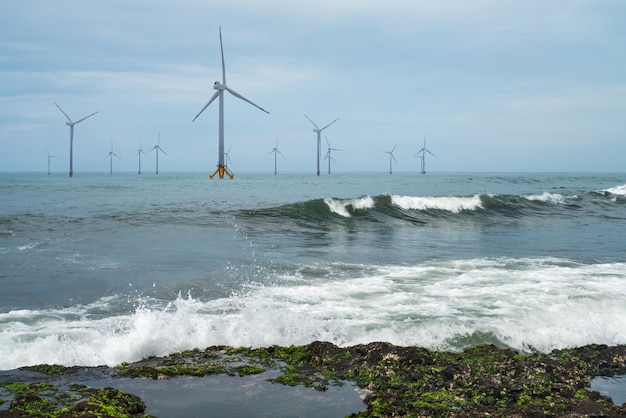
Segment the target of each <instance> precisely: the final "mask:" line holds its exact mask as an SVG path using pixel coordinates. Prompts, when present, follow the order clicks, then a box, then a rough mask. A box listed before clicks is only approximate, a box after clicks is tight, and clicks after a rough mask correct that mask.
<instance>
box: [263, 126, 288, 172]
mask: <svg viewBox="0 0 626 418" xmlns="http://www.w3.org/2000/svg"><path fill="white" fill-rule="evenodd" d="M271 153H274V175H276V174H277V173H278V171H277V170H276V167H277V164H278V162H277V161H278V158H277V157H278V155H277V154H280V156H281V157H283V158H285V156H284V155H283V153H282V152H280V150H279V149H278V135H276V146H275V147H274V148H272V150H271V151H270V152H268V153H267V155H270V154H271Z"/></svg>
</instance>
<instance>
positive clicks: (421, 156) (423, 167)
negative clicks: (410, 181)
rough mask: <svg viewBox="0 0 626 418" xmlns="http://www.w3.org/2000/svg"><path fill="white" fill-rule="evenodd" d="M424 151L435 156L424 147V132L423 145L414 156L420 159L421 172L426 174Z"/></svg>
mask: <svg viewBox="0 0 626 418" xmlns="http://www.w3.org/2000/svg"><path fill="white" fill-rule="evenodd" d="M420 153H421V154H422V155H420ZM426 153H429V154H430V155H432V156H433V157H436V155H435V154H433V153H432V152H430V151H429V150H428V149H426V134H424V146H423V147H422V149H421V150H419V151H417V153H416V154H415V155H416V156H418V157H420V158H421V159H422V174H426Z"/></svg>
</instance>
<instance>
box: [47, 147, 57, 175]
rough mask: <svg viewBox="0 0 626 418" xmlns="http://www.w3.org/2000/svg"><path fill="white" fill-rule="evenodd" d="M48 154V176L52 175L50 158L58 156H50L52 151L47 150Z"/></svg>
mask: <svg viewBox="0 0 626 418" xmlns="http://www.w3.org/2000/svg"><path fill="white" fill-rule="evenodd" d="M46 152H47V153H48V175H50V158H55V157H56V155H50V151H48V149H47V148H46Z"/></svg>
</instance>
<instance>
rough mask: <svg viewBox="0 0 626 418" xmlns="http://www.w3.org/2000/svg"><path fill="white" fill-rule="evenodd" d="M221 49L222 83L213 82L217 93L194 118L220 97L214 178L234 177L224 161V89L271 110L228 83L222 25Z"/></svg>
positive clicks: (245, 100)
mask: <svg viewBox="0 0 626 418" xmlns="http://www.w3.org/2000/svg"><path fill="white" fill-rule="evenodd" d="M220 50H221V52H222V82H221V83H220V82H219V81H216V82H215V83H213V88H214V89H215V90H216V92H215V94H213V97H211V100H209V102H208V103H207V104H206V105H205V106H204V107H203V108H202V110H201V111H200V113H198V114H197V115H196V117H195V118H193V120H194V121H195V120H196V119H197V118H198V116H200V114H201V113H202V112H204V109H206V108H207V107H209V105H210V104H211V103H213V101H214V100H215V99H216V98H218V97H219V131H218V132H219V147H218V160H217V169H216V170H215V172H214V173H213V174H211V176H210V177H211V178H213V177H215V175H216V174H219V178H221V179H223V178H224V173H226V174H227V175H228V177H230V178H231V179H232V178H233V177H234V176H233V175H232V173H231V172H230V171H228V168H227V167H226V164H225V161H224V90H226V91H227V92H229V93H230V94H232V95H233V96H235V97H237V98H239V99H241V100H243V101H244V102H248V103H250V104H251V105H252V106H254V107H257V108H259V109H261V110H262V111H264V112H265V113H268V114H269V113H270V112H268V111H267V110H265V109H263V108H262V107H261V106H258V105H256V104H254V103H252V102H251V101H250V100H248V99H246V98H245V97H243V96H242V95H241V94H239V93H237V92H236V91H235V90H233V89H231V88H230V87H228V86H227V85H226V66H225V64H224V47H223V45H222V27H221V26H220Z"/></svg>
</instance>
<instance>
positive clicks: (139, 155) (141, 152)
mask: <svg viewBox="0 0 626 418" xmlns="http://www.w3.org/2000/svg"><path fill="white" fill-rule="evenodd" d="M141 154H143V155H145V156H148V154H146V153H145V152H144V151H143V149H142V147H141V140H139V149H138V150H137V157H139V171H138V172H137V174H141Z"/></svg>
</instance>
